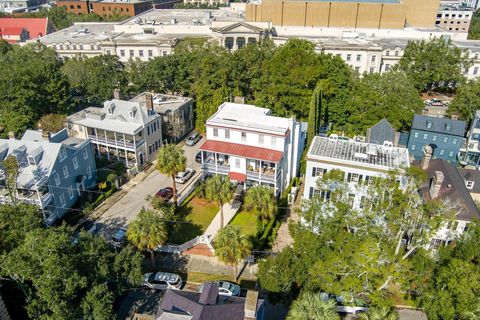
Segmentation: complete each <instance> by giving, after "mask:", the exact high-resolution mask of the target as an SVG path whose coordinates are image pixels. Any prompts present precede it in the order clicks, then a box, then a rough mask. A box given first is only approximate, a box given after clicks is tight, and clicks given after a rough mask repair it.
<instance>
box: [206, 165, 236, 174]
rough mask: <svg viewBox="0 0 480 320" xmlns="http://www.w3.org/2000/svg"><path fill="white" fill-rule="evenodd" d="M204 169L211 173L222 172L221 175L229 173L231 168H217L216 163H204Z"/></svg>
mask: <svg viewBox="0 0 480 320" xmlns="http://www.w3.org/2000/svg"><path fill="white" fill-rule="evenodd" d="M202 169H204V170H208V171H210V172H220V173H229V172H230V166H227V165H222V164H217V168H215V164H214V163H204V164H203V166H202Z"/></svg>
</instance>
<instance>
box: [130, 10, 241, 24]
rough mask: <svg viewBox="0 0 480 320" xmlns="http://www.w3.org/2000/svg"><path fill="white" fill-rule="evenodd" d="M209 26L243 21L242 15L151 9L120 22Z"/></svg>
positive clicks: (221, 12) (205, 11)
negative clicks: (222, 22) (224, 22)
mask: <svg viewBox="0 0 480 320" xmlns="http://www.w3.org/2000/svg"><path fill="white" fill-rule="evenodd" d="M173 20H175V23H174V24H176V25H210V24H211V22H212V21H220V22H221V21H229V22H235V21H244V20H245V19H244V14H243V13H242V12H238V11H229V10H226V9H222V8H220V9H152V10H149V11H146V12H144V13H142V14H139V15H137V16H135V17H132V18H130V19H128V20H125V21H124V22H122V23H121V24H122V25H135V24H145V25H148V24H153V25H162V24H163V25H171V24H172V22H173Z"/></svg>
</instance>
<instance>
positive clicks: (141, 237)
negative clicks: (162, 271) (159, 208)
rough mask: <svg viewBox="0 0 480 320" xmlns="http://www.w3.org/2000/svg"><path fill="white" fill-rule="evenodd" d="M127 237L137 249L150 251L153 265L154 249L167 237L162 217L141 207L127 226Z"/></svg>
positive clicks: (163, 242) (153, 264)
mask: <svg viewBox="0 0 480 320" xmlns="http://www.w3.org/2000/svg"><path fill="white" fill-rule="evenodd" d="M127 239H128V241H130V242H131V243H132V244H133V245H134V246H135V247H136V248H137V249H138V250H140V251H148V252H150V258H151V260H152V266H153V267H155V249H156V248H157V247H158V246H161V245H163V244H165V242H166V241H167V239H168V232H167V228H166V226H165V221H164V219H163V218H162V217H161V216H160V215H159V214H157V213H156V212H154V211H152V210H145V209H143V208H142V210H140V213H139V214H138V216H137V218H136V219H135V220H134V221H133V222H132V223H130V225H129V226H128V230H127Z"/></svg>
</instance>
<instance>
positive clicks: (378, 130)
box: [366, 119, 398, 146]
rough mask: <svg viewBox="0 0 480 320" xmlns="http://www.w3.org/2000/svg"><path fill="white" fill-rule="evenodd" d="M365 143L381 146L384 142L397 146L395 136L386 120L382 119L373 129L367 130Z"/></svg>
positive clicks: (393, 130)
mask: <svg viewBox="0 0 480 320" xmlns="http://www.w3.org/2000/svg"><path fill="white" fill-rule="evenodd" d="M366 139H367V143H373V144H380V145H383V144H384V142H385V141H388V142H391V143H392V144H393V145H395V146H397V145H398V138H397V134H396V133H395V129H394V128H393V127H392V125H391V124H390V122H388V120H387V119H382V120H380V121H379V122H377V124H375V125H374V126H373V127H371V128H368V129H367V136H366Z"/></svg>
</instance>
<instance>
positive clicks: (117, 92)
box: [113, 88, 122, 100]
mask: <svg viewBox="0 0 480 320" xmlns="http://www.w3.org/2000/svg"><path fill="white" fill-rule="evenodd" d="M121 98H122V95H121V94H120V89H118V88H116V89H115V90H113V99H116V100H121Z"/></svg>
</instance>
